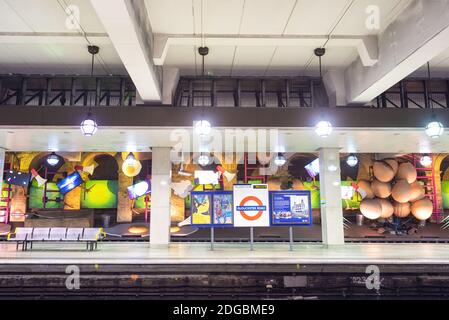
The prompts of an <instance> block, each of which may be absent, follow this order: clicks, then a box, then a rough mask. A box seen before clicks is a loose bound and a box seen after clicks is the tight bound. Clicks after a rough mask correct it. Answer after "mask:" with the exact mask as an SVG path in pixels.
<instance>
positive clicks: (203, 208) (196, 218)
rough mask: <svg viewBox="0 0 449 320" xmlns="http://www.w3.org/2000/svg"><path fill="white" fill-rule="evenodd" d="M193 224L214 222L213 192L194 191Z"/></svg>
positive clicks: (192, 203)
mask: <svg viewBox="0 0 449 320" xmlns="http://www.w3.org/2000/svg"><path fill="white" fill-rule="evenodd" d="M190 210H191V215H192V225H205V226H206V225H207V226H209V225H211V224H212V193H210V192H192V193H191V199H190Z"/></svg>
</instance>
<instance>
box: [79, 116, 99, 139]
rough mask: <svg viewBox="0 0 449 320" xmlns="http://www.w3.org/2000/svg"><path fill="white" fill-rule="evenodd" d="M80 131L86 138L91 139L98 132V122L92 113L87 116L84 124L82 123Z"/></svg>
mask: <svg viewBox="0 0 449 320" xmlns="http://www.w3.org/2000/svg"><path fill="white" fill-rule="evenodd" d="M80 129H81V132H82V133H83V135H84V136H86V137H91V136H93V135H94V134H95V133H96V132H97V130H98V125H97V122H96V121H95V120H94V118H93V117H92V114H91V113H90V112H89V113H88V114H87V117H86V119H84V120H83V122H81V124H80Z"/></svg>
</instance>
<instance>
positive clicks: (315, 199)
mask: <svg viewBox="0 0 449 320" xmlns="http://www.w3.org/2000/svg"><path fill="white" fill-rule="evenodd" d="M352 183H353V181H342V182H341V185H342V186H343V187H345V186H346V187H350V186H351V184H352ZM303 184H304V187H305V190H310V191H311V200H312V208H314V209H318V208H320V182H319V181H311V182H304V183H303ZM5 186H6V185H5ZM81 188H82V191H81V208H91V209H112V208H117V192H118V181H117V180H88V181H86V182H85V183H84V184H83V185H82V186H81ZM47 189H48V190H58V188H57V186H56V183H53V182H50V183H48V184H47ZM198 189H201V190H202V188H199V187H197V188H195V190H198ZM211 189H212V190H213V187H212V188H211ZM206 190H207V188H206ZM442 190H443V202H444V207H445V208H449V181H443V183H442ZM43 193H44V187H43V186H42V187H38V186H37V182H36V181H35V180H33V181H32V183H31V186H30V197H29V207H30V208H33V209H39V208H43V203H42V197H43ZM5 195H6V194H5ZM47 196H48V198H49V199H56V197H58V196H59V197H62V195H60V194H59V192H51V193H48V194H47ZM185 201H186V207H189V205H190V204H189V202H190V197H187V198H186V199H185ZM360 201H361V198H360V196H359V195H358V193H356V192H354V193H353V196H352V197H349V198H348V199H342V205H343V209H358V208H359V206H360ZM61 206H62V203H60V204H58V203H56V202H53V201H51V202H48V203H47V208H60V207H61ZM150 206H151V205H150ZM134 207H135V208H139V209H143V208H145V196H142V197H140V198H137V199H136V201H135V203H134Z"/></svg>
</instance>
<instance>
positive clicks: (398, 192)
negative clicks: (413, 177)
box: [391, 180, 412, 203]
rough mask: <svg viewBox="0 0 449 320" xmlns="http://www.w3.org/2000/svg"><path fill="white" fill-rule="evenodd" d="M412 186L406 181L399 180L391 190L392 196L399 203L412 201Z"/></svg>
mask: <svg viewBox="0 0 449 320" xmlns="http://www.w3.org/2000/svg"><path fill="white" fill-rule="evenodd" d="M411 195H412V186H411V185H410V184H409V183H408V182H407V181H406V180H399V181H397V182H396V184H395V185H394V186H393V189H392V190H391V196H392V197H393V199H394V200H396V201H397V202H399V203H406V202H408V201H410V197H411Z"/></svg>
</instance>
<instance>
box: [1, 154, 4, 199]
mask: <svg viewBox="0 0 449 320" xmlns="http://www.w3.org/2000/svg"><path fill="white" fill-rule="evenodd" d="M3 171H5V149H3V148H0V196H1V194H2V191H1V189H2V188H3Z"/></svg>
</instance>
